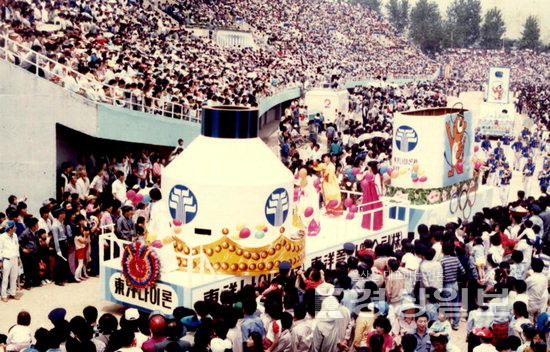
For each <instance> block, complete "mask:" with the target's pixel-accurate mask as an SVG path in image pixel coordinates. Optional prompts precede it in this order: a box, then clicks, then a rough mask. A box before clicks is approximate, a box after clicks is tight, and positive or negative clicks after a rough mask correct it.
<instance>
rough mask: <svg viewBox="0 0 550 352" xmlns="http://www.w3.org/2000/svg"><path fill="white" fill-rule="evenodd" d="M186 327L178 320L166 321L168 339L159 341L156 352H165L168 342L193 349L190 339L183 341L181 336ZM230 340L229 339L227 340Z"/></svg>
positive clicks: (181, 349) (181, 347) (181, 348)
mask: <svg viewBox="0 0 550 352" xmlns="http://www.w3.org/2000/svg"><path fill="white" fill-rule="evenodd" d="M186 332H187V331H186V329H185V327H184V326H183V324H182V323H181V321H178V320H169V321H168V322H167V323H166V336H167V338H166V340H164V341H162V342H160V343H157V344H156V345H155V349H154V352H164V349H165V348H166V346H168V344H170V343H172V342H175V343H177V344H178V346H179V347H180V351H188V350H189V349H191V344H190V343H189V342H188V341H182V340H181V338H182V337H183V336H184V335H185V333H186ZM227 342H229V341H227ZM228 348H231V342H229V347H228ZM223 351H224V350H222V352H223Z"/></svg>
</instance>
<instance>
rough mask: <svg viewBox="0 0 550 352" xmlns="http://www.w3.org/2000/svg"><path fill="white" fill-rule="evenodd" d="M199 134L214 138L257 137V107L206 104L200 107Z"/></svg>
mask: <svg viewBox="0 0 550 352" xmlns="http://www.w3.org/2000/svg"><path fill="white" fill-rule="evenodd" d="M201 134H202V135H203V136H206V137H214V138H232V139H235V138H237V139H239V138H256V137H258V109H255V108H246V107H241V106H229V105H223V106H206V107H204V108H203V109H202V126H201Z"/></svg>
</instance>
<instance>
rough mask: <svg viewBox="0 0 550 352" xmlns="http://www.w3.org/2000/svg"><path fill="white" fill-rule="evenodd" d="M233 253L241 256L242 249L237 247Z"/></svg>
mask: <svg viewBox="0 0 550 352" xmlns="http://www.w3.org/2000/svg"><path fill="white" fill-rule="evenodd" d="M235 254H236V255H239V256H241V255H243V250H242V249H240V248H237V250H236V251H235Z"/></svg>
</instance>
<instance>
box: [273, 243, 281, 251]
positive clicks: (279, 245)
mask: <svg viewBox="0 0 550 352" xmlns="http://www.w3.org/2000/svg"><path fill="white" fill-rule="evenodd" d="M281 247H282V246H281V244H280V243H277V244H276V245H275V249H276V250H278V251H280V250H281Z"/></svg>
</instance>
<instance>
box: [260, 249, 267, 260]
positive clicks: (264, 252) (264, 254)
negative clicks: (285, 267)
mask: <svg viewBox="0 0 550 352" xmlns="http://www.w3.org/2000/svg"><path fill="white" fill-rule="evenodd" d="M260 256H261V257H262V258H264V259H265V258H267V252H266V251H262V253H260Z"/></svg>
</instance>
